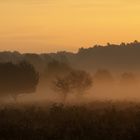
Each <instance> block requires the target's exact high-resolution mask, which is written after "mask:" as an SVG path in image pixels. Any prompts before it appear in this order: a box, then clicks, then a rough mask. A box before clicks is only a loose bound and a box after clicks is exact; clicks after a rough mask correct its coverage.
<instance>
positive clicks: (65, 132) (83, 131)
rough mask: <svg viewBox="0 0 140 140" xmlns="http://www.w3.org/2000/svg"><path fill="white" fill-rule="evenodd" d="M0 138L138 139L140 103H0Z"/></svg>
mask: <svg viewBox="0 0 140 140" xmlns="http://www.w3.org/2000/svg"><path fill="white" fill-rule="evenodd" d="M0 140H140V104H127V103H126V104H123V103H118V104H117V103H93V104H89V105H85V106H67V107H64V106H63V105H51V106H49V107H48V106H47V107H46V108H45V107H35V106H30V107H29V106H28V107H27V106H26V107H25V106H24V107H13V106H11V107H4V108H1V110H0Z"/></svg>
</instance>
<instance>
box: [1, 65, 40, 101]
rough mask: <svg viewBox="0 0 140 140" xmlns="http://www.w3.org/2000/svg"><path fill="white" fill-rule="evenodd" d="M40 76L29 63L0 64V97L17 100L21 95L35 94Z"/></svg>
mask: <svg viewBox="0 0 140 140" xmlns="http://www.w3.org/2000/svg"><path fill="white" fill-rule="evenodd" d="M38 80H39V75H38V73H37V72H36V71H35V69H34V67H33V66H32V65H31V64H29V63H27V62H20V63H18V64H13V63H11V62H8V63H0V95H3V96H6V95H10V96H12V97H13V98H15V99H16V97H17V96H18V95H19V94H22V93H32V92H35V90H36V86H37V84H38Z"/></svg>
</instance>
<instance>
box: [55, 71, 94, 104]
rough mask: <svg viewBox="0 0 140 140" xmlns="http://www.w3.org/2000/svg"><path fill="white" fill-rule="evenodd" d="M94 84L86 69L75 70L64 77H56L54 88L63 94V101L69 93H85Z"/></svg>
mask: <svg viewBox="0 0 140 140" xmlns="http://www.w3.org/2000/svg"><path fill="white" fill-rule="evenodd" d="M91 86H92V78H91V76H90V74H88V73H87V72H85V71H79V70H73V71H71V72H70V73H69V74H68V75H66V76H64V77H63V78H56V80H55V82H54V89H55V91H57V92H60V93H61V94H62V95H63V102H64V103H65V101H66V97H67V95H68V94H69V93H72V92H76V93H77V94H83V93H85V91H86V90H88V89H89V88H90V87H91Z"/></svg>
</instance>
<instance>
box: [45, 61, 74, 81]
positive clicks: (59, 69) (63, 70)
mask: <svg viewBox="0 0 140 140" xmlns="http://www.w3.org/2000/svg"><path fill="white" fill-rule="evenodd" d="M71 70H72V68H71V67H70V66H69V65H68V64H67V63H64V62H59V61H57V60H53V61H51V62H50V63H49V64H48V66H47V70H46V71H47V72H46V73H47V78H48V79H49V78H50V79H54V78H56V77H61V76H64V75H67V74H68V73H69V72H70V71H71Z"/></svg>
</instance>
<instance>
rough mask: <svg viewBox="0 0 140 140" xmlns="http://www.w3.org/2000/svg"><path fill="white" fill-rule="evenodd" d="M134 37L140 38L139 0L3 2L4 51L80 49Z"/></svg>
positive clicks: (0, 37) (0, 43)
mask: <svg viewBox="0 0 140 140" xmlns="http://www.w3.org/2000/svg"><path fill="white" fill-rule="evenodd" d="M11 1H12V2H11ZM133 40H140V2H139V0H1V1H0V50H1V51H3V50H18V51H21V52H52V51H54V52H56V51H59V50H68V51H76V50H77V49H78V48H80V47H90V46H93V45H94V44H105V43H106V42H111V43H120V42H131V41H133Z"/></svg>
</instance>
